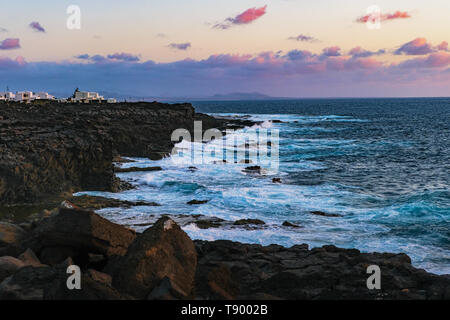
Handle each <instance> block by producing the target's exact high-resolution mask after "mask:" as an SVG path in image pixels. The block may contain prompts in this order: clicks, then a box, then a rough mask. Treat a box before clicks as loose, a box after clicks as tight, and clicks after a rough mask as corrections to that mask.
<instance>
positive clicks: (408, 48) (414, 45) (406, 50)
mask: <svg viewBox="0 0 450 320" xmlns="http://www.w3.org/2000/svg"><path fill="white" fill-rule="evenodd" d="M433 51H434V49H433V46H432V45H431V44H430V43H428V42H427V39H425V38H416V39H414V40H412V41H410V42H407V43H405V44H404V45H402V46H401V47H400V48H398V49H397V50H396V51H395V54H396V55H400V54H406V55H412V56H417V55H424V54H430V53H432V52H433Z"/></svg>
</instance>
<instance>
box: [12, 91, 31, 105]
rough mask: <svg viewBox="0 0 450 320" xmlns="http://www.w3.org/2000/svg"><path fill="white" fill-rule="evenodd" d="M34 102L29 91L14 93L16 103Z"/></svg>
mask: <svg viewBox="0 0 450 320" xmlns="http://www.w3.org/2000/svg"><path fill="white" fill-rule="evenodd" d="M31 100H34V98H33V92H31V91H18V92H17V93H16V101H20V102H28V101H31Z"/></svg>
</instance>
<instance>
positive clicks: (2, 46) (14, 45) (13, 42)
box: [0, 39, 20, 50]
mask: <svg viewBox="0 0 450 320" xmlns="http://www.w3.org/2000/svg"><path fill="white" fill-rule="evenodd" d="M19 48H20V40H19V39H5V40H3V41H2V42H0V50H13V49H19Z"/></svg>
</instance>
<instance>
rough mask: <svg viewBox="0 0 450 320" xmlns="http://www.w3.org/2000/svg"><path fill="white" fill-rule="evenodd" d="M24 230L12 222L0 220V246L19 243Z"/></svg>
mask: <svg viewBox="0 0 450 320" xmlns="http://www.w3.org/2000/svg"><path fill="white" fill-rule="evenodd" d="M25 235H26V232H25V231H24V230H23V229H22V228H21V227H19V226H16V225H14V224H12V223H7V222H0V247H5V246H14V245H19V244H20V242H21V241H22V240H23V238H24V237H25Z"/></svg>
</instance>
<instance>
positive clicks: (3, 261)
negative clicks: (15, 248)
mask: <svg viewBox="0 0 450 320" xmlns="http://www.w3.org/2000/svg"><path fill="white" fill-rule="evenodd" d="M23 267H25V263H24V262H23V261H21V260H19V259H16V258H14V257H8V256H6V257H0V282H2V281H3V280H4V279H6V278H7V277H9V276H10V275H12V274H14V273H15V272H16V271H17V270H19V269H20V268H23Z"/></svg>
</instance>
